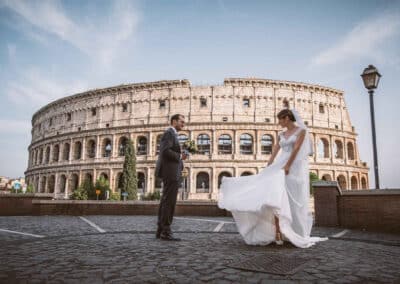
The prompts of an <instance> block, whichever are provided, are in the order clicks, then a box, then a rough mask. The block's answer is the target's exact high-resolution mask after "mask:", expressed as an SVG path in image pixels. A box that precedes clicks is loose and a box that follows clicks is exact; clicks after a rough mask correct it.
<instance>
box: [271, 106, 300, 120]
mask: <svg viewBox="0 0 400 284" xmlns="http://www.w3.org/2000/svg"><path fill="white" fill-rule="evenodd" d="M276 116H277V117H278V118H285V117H286V116H288V117H289V119H290V120H291V121H296V118H295V117H294V114H293V112H292V111H291V110H290V109H287V108H285V109H283V110H281V111H280V112H278V114H277V115H276Z"/></svg>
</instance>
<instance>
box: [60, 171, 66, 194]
mask: <svg viewBox="0 0 400 284" xmlns="http://www.w3.org/2000/svg"><path fill="white" fill-rule="evenodd" d="M66 184H67V177H66V176H65V175H61V176H60V193H65V189H66V188H65V186H66Z"/></svg>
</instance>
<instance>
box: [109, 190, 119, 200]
mask: <svg viewBox="0 0 400 284" xmlns="http://www.w3.org/2000/svg"><path fill="white" fill-rule="evenodd" d="M110 200H117V201H119V200H121V193H119V192H111V194H110Z"/></svg>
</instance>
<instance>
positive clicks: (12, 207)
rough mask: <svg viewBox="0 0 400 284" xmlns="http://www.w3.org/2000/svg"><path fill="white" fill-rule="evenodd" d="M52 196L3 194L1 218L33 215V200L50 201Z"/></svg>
mask: <svg viewBox="0 0 400 284" xmlns="http://www.w3.org/2000/svg"><path fill="white" fill-rule="evenodd" d="M52 198H53V197H52V195H51V194H40V193H39V194H37V193H35V194H12V193H7V194H1V195H0V216H18V215H31V214H32V209H33V208H32V201H33V200H39V199H40V200H50V199H52Z"/></svg>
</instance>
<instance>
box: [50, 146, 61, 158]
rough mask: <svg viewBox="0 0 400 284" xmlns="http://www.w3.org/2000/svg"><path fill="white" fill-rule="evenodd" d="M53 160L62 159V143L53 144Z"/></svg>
mask: <svg viewBox="0 0 400 284" xmlns="http://www.w3.org/2000/svg"><path fill="white" fill-rule="evenodd" d="M52 156H53V159H52V161H53V162H58V161H59V159H60V145H58V144H56V145H54V146H53V153H52Z"/></svg>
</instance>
